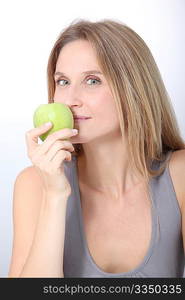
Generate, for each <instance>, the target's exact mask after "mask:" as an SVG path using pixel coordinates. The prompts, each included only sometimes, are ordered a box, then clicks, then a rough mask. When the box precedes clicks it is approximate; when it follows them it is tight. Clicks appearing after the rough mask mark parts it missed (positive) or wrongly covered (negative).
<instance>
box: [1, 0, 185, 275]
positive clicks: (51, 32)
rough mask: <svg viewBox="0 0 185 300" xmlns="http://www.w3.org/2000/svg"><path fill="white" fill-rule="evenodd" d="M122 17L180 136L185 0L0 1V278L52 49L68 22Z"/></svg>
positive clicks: (184, 107) (184, 110)
mask: <svg viewBox="0 0 185 300" xmlns="http://www.w3.org/2000/svg"><path fill="white" fill-rule="evenodd" d="M79 18H85V19H88V20H91V21H97V20H100V19H104V18H111V19H114V20H118V21H119V20H120V21H122V22H124V23H126V24H127V25H128V26H130V27H131V28H132V29H134V30H135V31H136V32H137V33H138V34H139V35H140V36H141V37H142V38H143V39H144V40H145V42H146V43H147V45H148V46H149V48H150V49H151V52H152V54H153V56H154V58H155V60H156V62H157V64H158V67H159V69H160V71H161V74H162V77H163V80H164V82H165V85H166V88H167V90H168V93H169V95H170V97H171V100H172V103H173V106H174V109H175V112H176V115H177V119H178V122H179V127H180V129H181V132H182V135H183V137H184V138H185V122H184V118H185V101H184V100H185V84H184V78H185V59H184V54H185V34H184V28H185V1H183V0H138V1H137V0H135V1H134V0H128V1H127V0H126V1H124V0H120V1H119V0H117V1H116V0H114V1H108V0H107V1H100V0H93V1H87V0H84V1H83V0H77V1H75V0H74V1H71V0H67V1H66V0H65V1H64V0H60V1H58V0H51V1H46V0H36V1H35V0H31V1H25V0H22V1H21V0H17V1H14V0H12V1H10V0H6V1H1V4H0V86H1V97H0V101H1V109H0V277H6V276H7V272H8V267H9V263H10V256H11V247H12V234H13V223H12V193H13V184H14V181H15V178H16V176H17V174H18V173H19V172H20V171H21V170H22V169H23V168H25V167H27V166H29V165H31V162H30V161H29V159H28V157H27V153H26V144H25V132H26V131H27V130H29V129H31V128H32V127H33V125H32V115H33V111H34V110H35V108H36V107H37V106H38V105H39V104H41V103H47V85H46V66H47V60H48V56H49V53H50V51H51V48H52V47H53V44H54V42H55V40H56V38H57V37H58V35H59V33H60V31H61V30H63V28H64V27H65V26H67V25H69V23H70V22H72V21H73V20H74V19H79Z"/></svg>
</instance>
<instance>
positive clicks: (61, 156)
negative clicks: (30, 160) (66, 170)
mask: <svg viewBox="0 0 185 300" xmlns="http://www.w3.org/2000/svg"><path fill="white" fill-rule="evenodd" d="M64 161H71V153H70V152H69V151H66V150H60V151H58V152H57V153H56V155H55V157H54V158H53V160H52V164H53V168H54V169H55V170H57V169H59V168H61V167H62V165H63V162H64Z"/></svg>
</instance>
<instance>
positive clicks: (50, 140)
mask: <svg viewBox="0 0 185 300" xmlns="http://www.w3.org/2000/svg"><path fill="white" fill-rule="evenodd" d="M74 135H75V134H74V132H73V131H72V129H69V128H64V129H61V130H58V131H56V132H54V133H52V134H50V135H49V136H48V137H47V138H46V139H45V141H44V143H43V144H42V145H40V146H41V147H40V149H39V151H41V152H40V154H44V153H46V152H48V150H49V148H50V147H51V146H52V145H53V144H54V143H55V142H56V141H57V140H66V139H67V140H68V142H70V141H69V138H70V137H71V136H74ZM71 145H72V143H71Z"/></svg>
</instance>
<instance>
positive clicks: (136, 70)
mask: <svg viewBox="0 0 185 300" xmlns="http://www.w3.org/2000/svg"><path fill="white" fill-rule="evenodd" d="M78 39H82V40H87V41H89V42H90V43H91V45H92V47H93V48H94V50H95V53H96V55H97V60H98V63H99V66H100V68H101V70H102V72H103V74H104V76H105V78H106V80H107V82H108V84H109V87H110V89H111V92H112V95H113V98H114V101H115V104H116V108H117V112H118V117H119V122H120V128H121V133H122V136H126V137H127V140H128V151H129V153H130V156H131V164H132V166H133V167H134V168H135V169H136V170H137V171H138V172H139V173H140V174H141V176H142V177H144V178H146V179H147V180H148V179H149V178H150V176H157V175H160V174H161V173H162V172H163V170H164V168H165V167H166V161H165V159H164V158H165V157H166V154H167V152H168V151H170V150H172V151H175V150H180V149H185V142H184V141H183V139H182V137H181V134H180V130H179V127H178V124H177V120H176V116H175V112H174V110H173V107H172V104H171V100H170V98H169V95H168V93H167V91H166V88H165V86H164V83H163V80H162V78H161V75H160V72H159V69H158V67H157V65H156V63H155V60H154V58H153V56H152V53H151V52H150V50H149V48H148V46H147V45H146V43H145V42H144V41H143V39H142V38H141V37H140V36H139V35H138V34H137V33H136V32H135V31H133V30H132V29H131V28H129V27H128V26H127V25H125V24H123V23H121V22H120V21H119V22H118V21H114V20H109V19H108V20H107V19H106V20H102V21H99V22H91V21H88V20H84V19H83V20H78V21H74V22H72V23H71V24H70V25H69V26H68V27H67V28H65V29H64V30H63V31H62V32H61V33H60V35H59V37H58V39H57V41H56V42H55V44H54V46H53V48H52V50H51V53H50V56H49V60H48V66H47V76H48V102H49V103H51V102H53V96H54V92H55V82H54V72H55V67H56V62H57V59H58V56H59V53H60V51H61V49H62V48H63V47H64V46H65V45H66V44H67V43H69V42H72V41H75V40H78ZM74 147H75V150H76V151H75V154H76V155H80V153H81V152H82V151H83V148H82V145H80V144H76V145H74ZM154 160H156V161H159V162H161V161H164V164H161V167H160V168H159V169H157V170H154V169H152V168H151V162H153V161H154Z"/></svg>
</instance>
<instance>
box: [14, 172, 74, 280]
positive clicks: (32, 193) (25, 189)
mask: <svg viewBox="0 0 185 300" xmlns="http://www.w3.org/2000/svg"><path fill="white" fill-rule="evenodd" d="M48 197H50V201H47V200H48ZM67 199H68V195H67V194H66V193H64V194H61V193H60V195H59V194H57V193H56V194H55V195H54V194H45V193H44V190H43V188H42V181H41V178H40V176H39V174H38V173H37V170H36V169H35V167H33V166H32V167H28V168H26V169H24V170H23V171H22V172H21V173H20V174H19V175H18V176H17V178H16V181H15V185H14V195H13V223H14V239H13V251H12V258H11V264H10V269H9V274H8V276H9V277H63V249H64V233H65V213H66V206H67ZM51 200H52V202H51ZM49 203H52V205H50V204H49Z"/></svg>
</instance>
